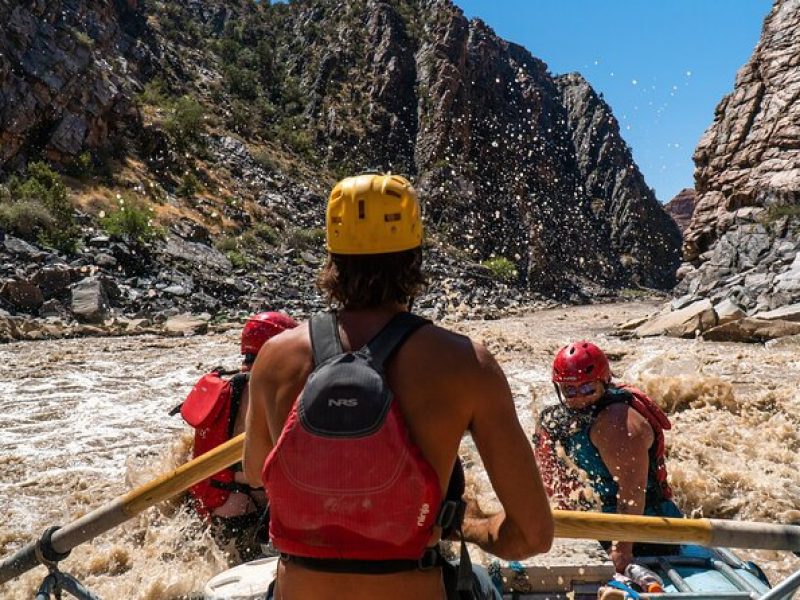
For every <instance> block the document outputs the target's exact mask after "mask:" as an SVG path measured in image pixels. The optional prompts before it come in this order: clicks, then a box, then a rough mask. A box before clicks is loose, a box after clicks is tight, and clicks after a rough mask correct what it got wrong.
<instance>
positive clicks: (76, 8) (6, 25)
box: [0, 0, 151, 174]
mask: <svg viewBox="0 0 800 600" xmlns="http://www.w3.org/2000/svg"><path fill="white" fill-rule="evenodd" d="M0 22H2V23H3V34H2V35H0V174H2V172H3V169H9V167H10V168H12V169H13V168H14V167H17V166H20V165H24V164H25V162H27V160H28V159H29V158H30V157H31V156H45V157H48V158H50V159H52V160H56V161H60V162H68V161H69V160H70V159H71V158H73V157H75V155H77V154H79V153H80V152H81V151H82V150H83V149H85V148H99V147H103V146H108V145H110V140H111V138H112V137H114V136H119V135H121V133H122V132H124V131H125V130H126V129H128V128H131V127H134V126H135V125H136V124H137V123H139V116H138V113H137V110H136V105H135V102H134V94H135V93H136V92H137V91H139V90H140V88H138V86H137V84H136V82H135V80H134V79H133V77H132V76H133V75H135V74H136V73H137V72H138V71H139V69H140V67H141V68H142V69H143V70H144V71H146V69H147V67H148V66H149V65H150V58H151V51H150V49H149V48H148V46H147V43H146V41H145V38H144V37H143V35H142V34H143V32H144V31H145V30H146V28H145V16H144V15H143V14H142V13H141V12H140V10H139V9H138V7H137V2H133V1H128V2H125V1H122V0H102V1H97V2H94V1H89V0H70V1H67V0H64V1H58V2H13V1H11V0H0Z"/></svg>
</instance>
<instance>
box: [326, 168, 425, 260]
mask: <svg viewBox="0 0 800 600" xmlns="http://www.w3.org/2000/svg"><path fill="white" fill-rule="evenodd" d="M325 225H326V230H327V238H328V252H331V253H333V254H384V253H388V252H402V251H403V250H410V249H411V248H417V247H419V246H420V245H421V244H422V215H421V214H420V209H419V200H418V199H417V192H416V191H415V190H414V188H413V187H412V186H411V183H410V182H409V181H408V180H407V179H406V178H405V177H400V176H399V175H357V176H356V177H347V178H346V179H342V180H341V181H340V182H339V183H337V184H336V185H335V186H334V188H333V190H332V191H331V195H330V198H328V210H327V213H326V218H325Z"/></svg>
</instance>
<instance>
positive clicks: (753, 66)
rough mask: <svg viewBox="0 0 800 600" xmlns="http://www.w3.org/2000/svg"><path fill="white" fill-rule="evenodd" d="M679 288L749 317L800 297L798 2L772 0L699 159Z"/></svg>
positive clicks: (700, 147)
mask: <svg viewBox="0 0 800 600" xmlns="http://www.w3.org/2000/svg"><path fill="white" fill-rule="evenodd" d="M694 160H695V165H696V170H695V187H696V189H697V194H698V199H697V205H696V208H695V212H694V215H693V217H692V221H691V224H690V226H689V228H688V229H687V231H686V233H685V244H684V260H685V261H687V262H686V264H685V265H684V266H682V267H681V275H683V280H682V282H681V284H680V286H679V291H680V292H683V293H689V294H694V295H698V296H706V297H710V298H711V299H712V300H714V301H717V300H722V299H724V298H730V299H732V300H733V301H735V302H736V303H738V304H739V305H741V306H742V307H744V308H746V309H747V310H748V312H749V313H750V314H753V313H757V312H759V311H767V310H771V309H775V308H778V307H780V306H783V305H787V304H791V303H793V302H797V301H798V299H800V255H799V254H798V251H799V250H800V1H799V0H776V1H775V3H774V5H773V8H772V10H771V12H770V13H769V15H768V16H767V18H766V20H765V22H764V28H763V31H762V35H761V40H760V41H759V43H758V45H757V46H756V49H755V51H754V52H753V55H752V57H751V58H750V61H749V62H748V63H747V64H746V65H745V66H744V67H742V69H741V70H740V71H739V73H738V74H737V77H736V84H735V87H734V91H733V93H731V94H730V95H729V96H726V97H725V98H723V100H722V101H721V102H720V104H719V105H718V106H717V110H716V113H715V118H714V123H713V124H712V125H711V127H710V128H709V129H708V130H707V131H706V133H705V135H704V136H703V138H702V139H701V141H700V144H699V145H698V147H697V149H696V151H695V155H694Z"/></svg>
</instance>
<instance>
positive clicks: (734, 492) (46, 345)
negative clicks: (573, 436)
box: [0, 303, 800, 600]
mask: <svg viewBox="0 0 800 600" xmlns="http://www.w3.org/2000/svg"><path fill="white" fill-rule="evenodd" d="M652 310H653V305H649V304H644V303H638V304H616V305H605V306H595V307H569V308H561V309H554V310H548V311H542V312H539V313H535V314H532V315H530V316H526V317H515V318H510V319H502V320H497V321H470V322H460V323H455V324H452V326H453V327H454V328H456V329H458V330H459V331H462V332H464V333H466V334H469V335H472V336H474V337H475V338H476V339H479V340H483V341H484V343H486V345H487V346H488V347H489V348H490V349H491V350H492V351H493V352H494V353H495V354H496V356H497V357H498V359H499V360H500V362H501V364H502V365H503V367H504V369H505V370H506V373H507V374H508V376H509V381H510V383H511V387H512V391H513V393H514V398H515V403H516V406H517V410H518V413H519V415H520V420H521V422H522V424H523V427H524V428H525V430H526V431H527V432H529V433H532V432H533V427H534V421H535V415H536V413H537V412H538V410H539V409H540V408H541V406H542V405H543V404H544V403H546V402H551V401H552V385H551V384H550V382H549V363H550V361H551V360H552V356H553V354H554V353H555V352H556V351H557V350H558V348H559V347H560V346H561V345H563V344H565V343H566V342H568V341H570V340H571V339H573V338H581V337H588V338H591V339H594V340H597V341H599V343H600V344H601V346H603V347H604V348H605V349H606V350H607V351H608V353H609V356H610V358H611V359H612V365H613V368H614V371H615V373H616V374H617V375H618V376H619V377H620V378H621V379H623V380H625V381H629V382H633V383H638V384H639V385H641V386H642V387H643V388H644V389H645V390H646V391H647V392H648V393H650V394H651V395H652V396H653V397H654V398H655V399H656V400H657V401H659V402H660V403H661V404H662V406H665V407H666V408H667V410H668V411H669V412H670V418H671V419H672V421H673V425H674V426H673V430H672V431H671V432H669V433H668V434H667V442H668V447H669V451H670V455H669V460H668V467H669V470H670V474H671V477H672V482H673V487H674V489H675V491H676V495H677V500H678V503H679V505H680V506H681V507H682V508H683V509H684V510H685V511H687V512H688V513H691V514H693V515H695V516H706V517H715V518H734V519H753V520H763V521H774V522H791V521H800V460H799V459H798V452H799V451H800V391H798V390H799V389H800V344H798V343H797V342H794V343H790V342H783V343H779V344H775V345H772V346H768V347H764V346H761V345H743V344H721V343H705V342H700V341H695V340H676V339H669V338H654V339H648V340H629V341H626V340H622V339H620V338H618V337H614V336H613V335H611V331H612V329H613V326H614V325H615V324H619V323H621V322H624V321H626V320H628V319H630V318H634V317H637V316H640V315H643V314H647V313H648V312H650V311H652ZM237 348H238V331H237V330H233V329H232V330H230V331H228V332H225V333H217V334H214V335H207V336H198V337H187V338H177V339H176V338H157V337H129V338H113V339H112V338H103V339H98V338H91V339H89V338H87V339H77V340H58V341H43V342H23V343H15V344H8V345H5V346H0V556H1V557H6V556H8V555H10V554H11V553H13V552H14V551H15V550H17V549H18V548H20V547H21V546H22V545H23V544H24V543H25V542H28V541H30V540H32V539H34V538H35V537H37V536H38V535H39V534H40V533H41V532H42V531H43V530H44V529H45V528H47V527H48V526H50V525H55V524H59V523H61V524H63V523H66V522H68V521H70V520H72V519H74V518H76V517H78V516H80V515H82V514H85V513H86V512H88V511H89V510H91V509H93V508H95V507H97V506H99V505H101V504H102V503H104V502H106V501H108V500H111V499H112V498H114V497H116V496H117V495H119V494H121V493H123V492H125V491H127V490H128V489H130V488H131V487H134V486H138V485H141V484H142V483H145V482H146V481H148V480H149V479H151V478H153V477H155V476H157V475H159V474H160V473H162V472H163V471H166V470H168V469H171V468H174V467H175V466H177V465H178V464H181V463H182V462H184V461H185V460H186V459H187V457H188V455H189V446H190V442H191V433H190V430H189V429H188V427H186V426H185V425H184V424H183V423H182V421H181V419H180V417H170V416H169V415H168V412H169V410H170V409H171V408H172V407H173V406H174V405H176V404H177V403H178V402H180V401H181V400H182V399H183V397H184V396H185V395H186V393H187V392H188V391H189V389H190V388H191V386H192V385H193V383H194V382H195V381H196V380H197V378H198V377H199V376H200V375H201V374H203V373H204V372H207V371H208V370H210V369H211V368H213V367H215V366H218V365H223V366H225V367H231V368H232V367H235V366H236V365H237V359H238V357H237ZM462 454H463V455H464V457H465V458H466V459H467V464H468V465H470V467H469V471H468V480H469V483H470V489H471V491H472V492H473V493H475V494H476V495H477V496H478V497H479V499H480V500H481V502H482V505H487V506H491V504H492V495H491V490H490V487H489V484H488V481H487V478H486V477H485V473H483V471H482V467H481V465H480V460H479V458H478V457H477V455H476V454H475V453H474V451H473V449H472V446H471V444H470V442H469V440H466V441H465V444H464V445H463V448H462ZM580 551H581V552H583V550H580ZM558 552H570V551H567V550H563V549H561V550H558V551H557V553H558ZM571 552H573V553H574V552H575V550H574V548H573V550H571ZM740 554H741V555H742V556H744V557H746V558H753V559H755V560H758V561H759V562H760V563H761V565H762V566H763V567H765V569H766V571H767V572H768V574H770V575H771V576H772V577H773V578H776V577H777V576H779V575H785V574H787V573H789V572H791V571H792V570H796V569H798V568H800V559H797V558H795V557H793V556H792V555H791V554H788V555H787V553H776V552H754V553H747V552H740ZM589 558H590V557H589V556H587V560H588V559H589ZM228 561H229V556H228V555H227V553H226V549H223V548H219V547H217V545H216V544H215V543H214V541H213V540H212V539H211V538H210V536H209V535H208V533H207V532H206V531H205V530H204V528H203V527H202V526H201V524H200V523H198V521H197V520H196V518H194V517H193V516H192V515H191V514H190V513H188V512H187V511H186V510H185V507H184V506H183V505H182V503H181V502H180V501H177V500H176V501H174V502H168V503H165V504H164V505H162V506H160V507H158V508H152V509H149V510H147V511H145V512H144V513H142V514H141V515H139V516H138V517H136V518H134V519H132V520H131V521H130V522H128V523H126V524H125V525H123V526H121V527H119V528H117V529H116V530H113V531H111V532H109V533H107V534H104V535H102V536H100V537H99V538H97V539H95V540H94V541H93V542H92V543H90V544H86V545H84V546H82V547H79V548H77V549H76V550H74V551H73V553H72V556H70V557H69V558H68V559H67V560H65V561H63V562H62V563H61V567H62V569H63V570H64V571H66V572H69V573H71V574H73V575H75V576H77V577H78V579H80V580H81V581H82V582H83V583H84V584H85V585H86V586H87V587H89V588H90V589H91V590H92V591H94V592H95V593H97V594H98V595H99V596H100V597H102V598H104V600H114V599H125V600H156V599H159V600H161V599H173V598H174V599H177V598H181V597H188V596H195V597H196V596H197V594H198V593H199V592H200V591H201V590H202V588H203V585H204V584H205V582H206V581H207V580H208V579H209V578H210V577H211V576H213V575H214V574H216V573H218V572H220V571H221V570H223V569H225V568H226V567H227V565H228ZM45 574H46V572H45V570H44V568H42V567H39V568H37V569H36V570H34V571H31V572H30V573H28V574H26V575H24V576H22V577H20V578H19V579H17V580H15V581H13V582H10V583H8V584H6V585H5V586H0V597H2V598H9V599H15V600H16V599H20V600H21V599H29V598H32V597H33V596H34V593H35V592H34V590H35V588H36V586H37V585H38V584H39V582H40V581H41V579H42V577H43V576H44V575H45Z"/></svg>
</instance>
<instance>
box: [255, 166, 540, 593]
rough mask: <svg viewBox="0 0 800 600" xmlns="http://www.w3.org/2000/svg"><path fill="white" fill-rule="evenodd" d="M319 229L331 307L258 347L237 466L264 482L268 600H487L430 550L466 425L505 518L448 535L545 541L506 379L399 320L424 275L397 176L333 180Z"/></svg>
mask: <svg viewBox="0 0 800 600" xmlns="http://www.w3.org/2000/svg"><path fill="white" fill-rule="evenodd" d="M326 221H327V222H326V226H327V227H326V229H327V249H328V259H327V262H326V264H325V266H324V267H323V269H322V272H321V274H320V276H319V279H318V283H319V287H320V289H321V290H322V292H323V293H324V294H325V296H326V297H327V299H328V302H329V304H330V306H331V308H332V310H331V311H330V312H327V313H322V314H320V315H316V316H314V317H313V318H312V319H311V321H310V322H309V323H305V324H302V325H300V326H299V327H298V328H296V329H294V330H291V331H289V332H287V333H286V334H284V335H281V336H280V337H277V338H274V339H272V340H269V341H268V342H267V343H266V344H265V345H264V347H263V349H262V350H261V352H260V353H259V355H258V359H257V360H256V363H255V365H254V367H253V371H252V379H251V385H250V394H251V408H250V411H249V412H248V416H247V426H246V441H245V453H244V467H245V473H246V475H247V477H248V480H249V482H250V484H251V485H261V484H262V483H263V484H264V488H265V490H266V492H267V495H268V497H269V501H270V509H271V521H270V537H271V540H272V543H273V544H274V545H275V547H276V548H277V549H278V550H279V551H280V552H281V560H280V563H279V567H278V571H277V578H276V582H275V583H276V585H274V586H273V589H272V590H271V592H270V596H269V597H270V598H276V599H277V598H315V599H321V600H325V599H328V598H331V599H332V598H348V599H350V600H362V599H363V600H366V599H369V600H372V599H373V598H386V597H392V598H394V599H397V600H404V599H408V600H412V599H413V600H417V599H420V598H426V599H436V598H439V599H444V598H452V597H455V596H454V594H456V593H463V594H467V593H469V594H472V596H471V597H473V598H499V597H500V596H499V592H498V591H497V590H496V589H495V588H494V587H493V586H492V584H491V581H490V580H489V579H488V577H486V576H485V572H484V576H483V578H480V577H478V578H476V577H474V576H473V575H472V573H471V572H469V571H466V572H465V570H464V569H462V570H461V571H455V570H454V569H453V568H452V567H451V566H450V565H449V564H448V563H447V562H446V561H444V560H443V559H442V558H441V554H440V553H439V552H438V542H439V540H440V539H441V535H442V533H441V532H442V529H443V527H444V526H447V525H450V526H452V525H453V521H454V514H453V512H454V511H453V510H452V509H453V508H454V506H455V505H454V504H452V503H450V502H448V501H446V500H445V494H444V493H443V491H444V490H446V489H448V485H449V484H450V480H451V476H452V474H453V469H454V465H456V464H457V461H458V447H459V443H460V441H461V438H462V436H463V435H464V433H465V432H470V433H471V435H472V438H473V439H474V441H475V445H476V447H477V449H478V452H479V453H480V455H481V458H482V459H483V463H484V465H485V466H486V470H487V472H488V474H489V477H490V479H491V481H492V483H493V485H494V489H495V491H496V493H497V497H498V499H499V501H500V503H501V504H502V506H503V510H502V511H501V512H500V513H498V514H495V515H492V516H484V515H482V514H478V512H477V511H475V510H471V509H473V508H474V504H473V505H472V506H470V507H468V510H467V514H466V517H465V518H464V519H463V522H461V524H460V527H459V524H458V521H459V519H458V518H457V516H456V518H455V521H456V526H455V527H456V529H459V528H460V529H461V531H462V534H463V538H464V539H466V540H467V541H470V542H473V543H476V544H478V545H479V546H480V547H481V548H483V549H484V550H486V551H487V552H490V553H492V554H494V555H496V556H499V557H502V558H506V559H522V558H525V557H528V556H531V555H533V554H536V553H539V552H546V551H547V550H548V549H549V548H550V545H551V543H552V538H553V520H552V516H551V513H550V508H549V505H548V501H547V495H546V493H545V490H544V486H543V485H542V481H541V478H540V476H539V471H538V468H537V466H536V461H535V459H534V456H533V453H532V452H531V447H530V444H529V442H528V440H527V439H526V436H525V434H524V432H523V430H522V427H521V426H520V423H519V421H518V419H517V415H516V411H515V409H514V403H513V400H512V396H511V392H510V390H509V386H508V382H507V381H506V378H505V375H504V374H503V371H502V370H501V369H500V367H499V366H498V364H497V362H496V361H495V359H494V358H493V357H492V355H491V354H490V353H489V351H488V350H487V349H486V348H485V347H484V346H482V345H481V344H479V343H476V342H474V341H472V340H470V339H469V338H467V337H465V336H463V335H458V334H456V333H453V332H451V331H448V330H446V329H444V328H441V327H438V326H436V325H433V324H432V323H430V322H429V321H427V320H425V319H422V318H421V317H418V316H416V315H413V314H412V313H410V306H411V303H412V301H413V299H414V298H415V296H417V295H418V294H419V293H420V291H421V290H422V289H423V286H424V285H425V277H424V275H423V272H422V248H421V245H422V235H423V231H422V218H421V214H420V206H419V202H418V199H417V194H416V192H415V190H414V188H413V187H412V186H411V184H410V183H409V181H408V180H406V179H405V178H403V177H399V176H397V175H372V174H370V175H359V176H357V177H349V178H347V179H344V180H342V181H340V182H339V183H338V184H336V186H335V187H334V188H333V191H332V192H331V195H330V199H329V201H328V209H327V219H326ZM455 512H458V511H457V510H455ZM462 549H463V548H462ZM456 590H458V592H457V591H456ZM463 594H462V595H461V596H460V597H462V598H463V597H467V596H465V595H463Z"/></svg>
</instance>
